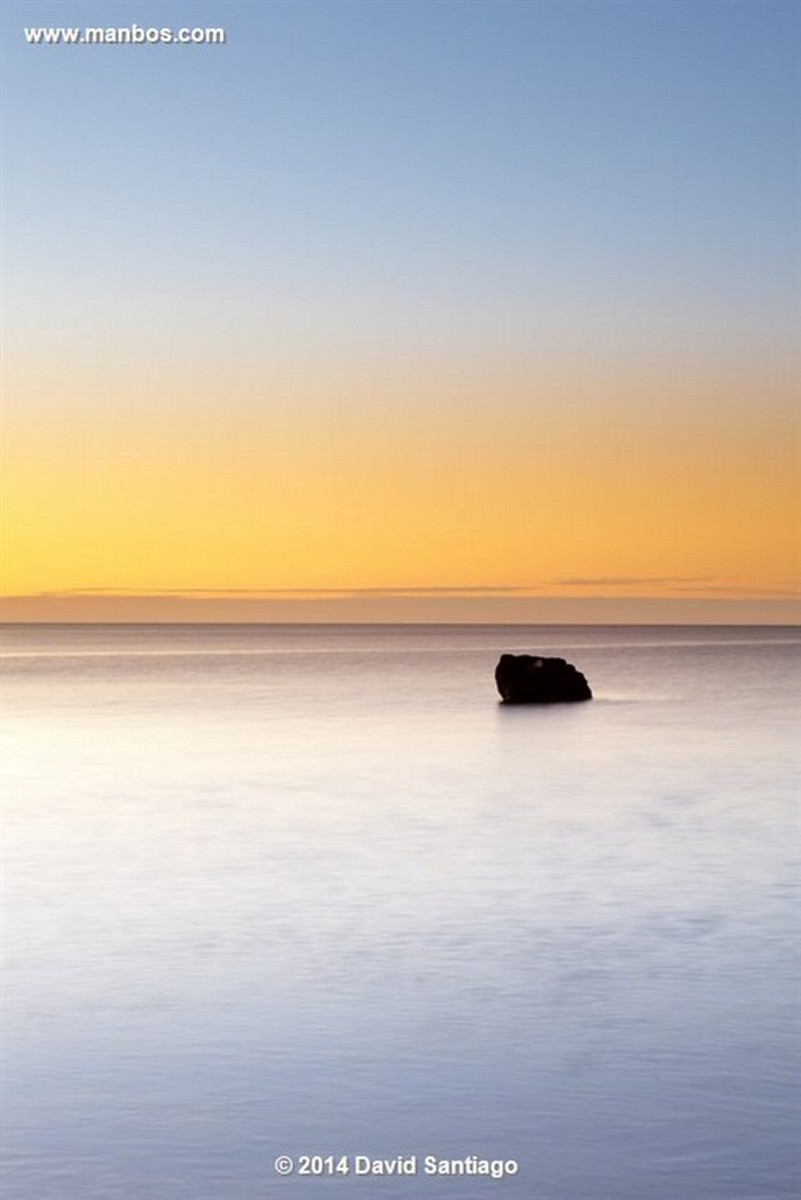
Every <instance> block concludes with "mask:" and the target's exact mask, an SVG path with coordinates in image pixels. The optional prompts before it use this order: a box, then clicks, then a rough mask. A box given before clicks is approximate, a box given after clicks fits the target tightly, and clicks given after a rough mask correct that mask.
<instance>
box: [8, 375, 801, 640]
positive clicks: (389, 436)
mask: <svg viewBox="0 0 801 1200" xmlns="http://www.w3.org/2000/svg"><path fill="white" fill-rule="evenodd" d="M31 374H32V375H33V378H32V379H31V378H30V376H29V377H28V378H26V377H25V375H24V373H21V376H20V379H19V380H18V392H17V394H18V396H19V395H20V394H22V395H24V394H25V392H26V390H27V393H28V394H27V396H25V399H24V402H20V401H18V402H17V403H16V404H15V406H14V408H13V409H12V410H9V411H7V413H6V421H5V430H4V433H5V438H4V441H5V448H6V463H5V470H4V487H5V500H4V504H3V522H4V530H3V536H4V546H5V553H4V558H3V568H4V579H3V586H4V594H5V595H6V596H13V597H29V598H31V599H30V600H23V599H19V600H15V601H14V602H13V603H7V604H6V614H7V616H8V617H9V618H10V619H25V618H26V617H29V618H32V619H41V618H42V613H45V615H46V613H47V612H48V611H50V612H51V613H52V614H53V619H58V617H57V613H58V612H63V611H65V610H64V609H63V601H62V608H60V609H57V608H56V607H54V604H55V601H54V600H51V601H49V602H47V601H43V599H42V594H43V593H47V594H50V595H51V596H52V594H53V593H59V594H61V595H62V597H64V596H65V594H70V600H71V606H70V607H68V609H67V610H66V611H68V612H70V613H76V612H78V613H80V612H87V613H88V612H90V611H91V613H92V614H93V616H94V619H97V618H98V615H100V616H101V617H104V616H105V617H107V618H108V619H114V614H115V613H120V612H122V611H123V610H122V609H121V608H120V599H119V596H120V594H127V595H129V596H137V595H148V594H151V595H152V594H156V595H161V597H162V599H161V602H160V603H159V606H158V608H157V609H154V608H153V602H152V601H151V602H150V607H148V606H147V605H145V606H140V607H139V608H137V607H136V606H135V605H133V606H132V605H131V602H130V601H129V602H128V603H127V607H126V608H125V613H126V619H129V618H130V617H131V614H133V619H136V617H137V616H142V617H143V619H147V616H148V614H149V613H152V612H153V611H157V612H158V613H159V615H160V616H162V617H164V616H165V615H166V616H167V618H169V614H170V612H174V613H177V612H178V609H177V608H176V607H175V604H174V602H173V601H169V600H167V598H166V596H165V595H164V594H165V593H173V594H176V595H181V594H187V595H188V597H189V598H190V599H192V600H193V601H194V603H193V604H192V605H191V606H190V607H191V611H192V613H194V612H195V611H197V612H198V614H202V613H203V612H204V611H205V612H207V613H210V614H212V616H211V617H210V618H209V619H214V616H213V614H215V613H217V614H219V613H228V617H225V618H224V619H230V617H231V615H233V616H234V619H247V616H246V615H245V616H244V617H242V616H239V617H237V615H236V614H237V613H240V611H241V612H245V613H247V612H248V611H249V612H250V613H252V614H253V613H257V611H258V612H267V613H269V612H270V611H279V610H276V609H275V603H274V602H275V599H276V597H275V596H272V597H271V594H272V593H276V592H278V593H282V595H281V596H280V597H279V598H280V599H281V602H282V605H283V607H282V608H281V609H280V613H281V614H283V616H284V618H286V614H287V613H289V614H290V617H291V614H292V613H295V614H296V615H297V616H298V617H299V618H300V619H303V615H304V614H308V613H311V609H310V608H309V605H308V601H309V600H310V599H312V598H313V597H314V596H315V593H318V592H319V593H323V594H324V595H325V596H327V597H329V598H331V595H332V593H333V596H334V598H335V599H336V604H335V608H336V611H337V613H341V612H342V611H345V612H346V611H347V606H345V608H344V610H343V593H346V592H351V591H353V592H360V593H364V592H365V591H367V592H368V593H369V594H370V595H371V596H372V597H373V602H374V603H373V607H372V608H371V609H370V610H369V611H370V612H378V619H381V614H382V613H383V614H384V616H385V617H386V619H390V620H392V619H396V618H397V619H408V618H409V614H410V613H411V614H412V615H411V619H414V613H415V611H416V612H418V613H419V614H420V615H421V619H430V616H431V613H432V611H433V612H441V613H442V615H443V619H456V620H458V619H470V614H471V613H476V612H479V611H480V612H482V613H485V614H487V613H489V614H491V613H492V612H493V611H496V612H497V613H501V612H502V611H508V612H510V613H513V614H518V613H520V612H524V611H526V610H524V609H521V608H520V606H519V603H517V604H516V605H515V606H513V607H512V608H509V606H508V604H507V606H506V609H505V610H504V608H503V604H501V606H500V608H499V607H498V602H499V600H500V598H501V597H503V594H504V592H506V591H507V590H508V596H509V598H516V600H517V601H519V600H520V598H521V597H525V596H526V595H531V596H537V597H544V596H546V597H547V596H551V597H553V596H557V597H558V596H562V597H574V598H579V597H609V598H615V597H618V598H631V597H637V596H642V597H662V598H664V599H673V600H677V599H679V598H681V597H692V598H694V599H696V600H697V599H699V598H709V599H715V600H717V601H721V600H725V599H727V598H729V599H736V600H739V601H742V600H744V599H746V600H763V599H764V600H771V601H775V600H776V599H781V598H786V597H789V596H790V595H791V594H792V584H793V579H792V575H793V570H794V567H795V565H796V563H795V561H794V555H795V554H796V553H797V548H798V520H797V514H798V511H799V509H798V472H797V466H798V458H797V451H796V446H795V443H794V440H793V437H792V434H793V425H794V409H793V405H792V398H793V389H792V382H793V377H792V372H791V371H790V370H785V371H784V372H781V371H779V370H778V369H777V368H776V367H775V366H774V368H773V370H772V372H771V373H770V374H769V375H767V376H766V375H765V374H764V373H762V374H760V373H758V372H755V371H753V370H752V371H751V372H750V374H749V372H748V371H747V370H746V369H744V368H743V367H742V366H741V367H740V369H738V370H735V369H734V368H733V367H731V366H729V367H728V368H726V367H721V366H719V365H718V366H711V365H709V364H703V363H702V364H694V365H693V366H692V367H691V368H689V369H688V368H686V367H685V370H684V371H683V372H681V373H677V372H676V371H675V370H673V371H668V370H666V369H665V368H664V367H663V368H661V369H660V370H655V369H654V368H653V367H651V368H650V369H649V368H648V367H646V366H639V367H637V368H632V367H628V368H623V367H621V366H620V365H615V364H609V363H608V362H604V363H596V364H587V365H585V366H584V367H583V368H582V369H575V368H574V369H566V368H565V367H562V368H561V369H559V367H558V366H557V365H555V364H554V363H553V362H548V363H542V364H537V363H531V362H530V363H526V364H524V365H523V364H519V365H518V367H517V370H516V371H514V372H511V371H510V370H509V367H508V364H506V365H505V366H504V368H503V369H500V368H498V367H497V366H496V367H495V369H494V370H493V369H492V366H491V364H490V365H488V364H487V363H483V364H473V365H472V367H471V369H470V370H469V371H464V372H462V373H458V374H457V373H456V372H453V371H451V372H450V374H446V373H444V372H443V371H442V370H440V371H439V372H437V371H435V370H434V369H433V368H432V371H431V377H430V378H426V377H425V373H423V372H421V371H420V370H419V369H418V370H416V371H415V372H414V373H407V377H406V378H404V374H403V372H402V371H399V370H398V369H397V367H396V368H395V374H394V377H392V378H387V377H382V376H381V375H380V374H379V373H378V371H377V370H376V369H375V365H374V369H373V371H372V372H371V373H369V374H368V373H366V372H364V371H357V370H352V371H350V372H349V373H346V372H345V371H344V369H343V368H342V367H340V374H339V375H338V376H337V375H335V374H329V376H328V377H327V379H326V380H325V381H321V380H319V379H318V378H317V377H316V375H314V374H311V373H307V374H306V375H305V376H304V373H303V371H302V370H301V369H300V368H299V367H296V368H295V370H294V371H293V372H289V371H287V370H283V371H282V372H281V373H278V374H276V373H273V374H272V375H271V373H270V371H269V370H268V369H264V373H263V376H262V377H260V376H259V374H258V372H257V371H254V372H253V374H252V375H251V376H249V377H248V376H246V375H244V374H243V373H240V374H238V375H237V374H232V375H231V376H230V377H228V378H225V377H219V376H218V377H217V378H214V377H212V378H210V379H208V380H207V381H206V383H205V386H204V385H203V383H202V381H200V380H197V379H196V378H193V376H192V374H191V372H190V373H186V372H184V374H181V371H180V370H178V369H177V368H176V367H174V366H173V368H172V369H171V370H165V371H164V372H163V374H162V377H161V378H162V381H163V390H162V391H160V392H159V394H158V396H157V397H154V396H153V395H152V393H150V392H148V390H147V389H148V384H149V382H150V381H149V380H148V379H147V378H144V379H137V377H136V374H135V373H134V374H133V376H131V375H129V374H117V375H116V376H115V373H114V371H113V370H112V369H111V368H108V369H107V370H106V372H105V373H104V372H103V371H100V370H98V368H97V366H96V367H95V377H94V378H90V379H89V380H86V379H82V378H81V376H80V373H79V372H76V375H77V376H78V378H79V380H80V384H79V385H76V383H75V382H71V381H70V379H69V377H67V378H66V379H63V378H61V377H60V376H59V373H58V372H57V371H56V370H53V371H52V373H51V374H49V375H48V372H47V371H46V370H43V369H42V365H41V363H40V364H38V365H37V367H36V368H35V370H34V371H33V372H31ZM388 375H389V371H387V376H388ZM143 396H144V397H145V399H141V397H143ZM409 589H412V590H415V589H417V590H418V597H417V600H418V602H417V606H416V608H415V605H414V603H413V602H412V601H413V597H410V596H409V595H408V592H409ZM436 589H439V592H437V591H436ZM398 591H406V592H407V595H406V596H405V597H403V598H402V603H400V607H399V606H398V601H400V600H401V598H400V597H398V596H397V592H398ZM199 593H206V596H205V598H206V599H207V600H211V599H212V598H213V597H216V600H217V607H216V608H214V607H213V606H212V607H209V605H208V604H207V605H206V606H205V608H204V606H203V605H201V604H199V600H200V599H202V598H203V597H202V596H200V595H199ZM379 593H380V594H381V595H382V596H383V604H380V605H378V608H377V609H376V606H375V601H376V598H377V596H378V594H379ZM477 593H484V599H485V601H487V600H490V601H492V603H489V605H487V604H486V603H485V604H484V605H483V607H481V608H480V609H479V608H477V607H476V594H477ZM76 594H85V595H86V596H87V600H86V601H85V602H84V604H83V606H81V604H78V603H77V596H76ZM103 594H105V595H103ZM89 596H91V597H92V599H91V607H89V604H88V597H89ZM423 596H425V597H426V605H425V606H422V607H421V604H422V599H423ZM37 597H38V599H37ZM393 597H394V601H395V603H390V601H391V600H393ZM434 597H436V598H437V599H438V601H439V604H438V606H437V605H436V604H435V605H434V608H433V609H432V607H431V605H432V603H433V598H434ZM259 598H262V599H267V600H270V599H272V601H273V603H272V608H271V607H270V605H269V604H268V605H267V607H266V609H265V608H264V607H262V609H261V610H257V609H256V608H254V607H253V603H252V602H253V601H255V600H257V599H259ZM322 598H323V597H322V596H321V597H320V599H322ZM225 599H227V600H228V601H236V605H235V609H236V613H234V611H233V610H232V609H231V607H230V604H229V605H228V607H227V608H225V609H221V608H220V606H219V601H220V600H225ZM247 599H249V600H250V601H251V604H250V606H249V608H248V606H247V605H246V604H245V600H247ZM446 600H447V603H446V602H445V601H446ZM363 601H364V596H362V597H361V603H362V608H363ZM48 603H49V604H50V608H49V609H48ZM287 603H288V604H289V605H290V607H289V608H287ZM243 604H244V605H245V607H244V608H243ZM493 604H494V608H493ZM293 605H294V608H293V607H292V606H293ZM318 608H319V606H318ZM646 609H647V606H646ZM646 609H644V610H643V612H644V613H645V612H646ZM568 610H569V614H568ZM319 611H320V612H323V613H324V614H328V615H329V616H330V612H329V610H328V609H325V608H324V609H319ZM351 611H352V612H353V613H354V619H359V617H358V614H357V608H356V607H355V606H353V605H352V606H351ZM359 611H361V610H359ZM531 611H534V610H533V609H532V610H531ZM563 611H564V613H565V614H568V616H569V619H580V612H579V615H578V616H577V615H576V613H575V610H574V607H571V606H570V605H568V606H567V607H565V606H563ZM592 611H593V612H595V611H596V610H592ZM621 611H623V612H624V613H631V612H632V607H631V604H629V605H628V606H627V607H626V608H625V609H623V610H621ZM660 611H662V610H660ZM676 611H678V610H676ZM688 611H689V610H688ZM710 611H711V610H710ZM776 611H780V612H781V614H783V615H782V619H787V612H788V611H789V610H788V608H787V607H786V606H782V607H781V608H780V609H779V610H776ZM181 612H182V614H183V615H182V617H181V618H180V619H185V617H186V606H184V608H183V609H182V610H181ZM587 612H588V614H589V613H590V610H589V609H587ZM399 614H405V617H404V618H400V617H399ZM426 614H427V615H428V616H427V617H426ZM197 619H204V618H203V616H202V615H199V616H198V618H197ZM255 619H258V617H256V618H255ZM324 619H327V618H326V617H324ZM340 619H341V617H340ZM374 619H376V618H375V616H374ZM486 619H492V618H491V615H490V616H489V617H487V618H486ZM591 619H594V618H591Z"/></svg>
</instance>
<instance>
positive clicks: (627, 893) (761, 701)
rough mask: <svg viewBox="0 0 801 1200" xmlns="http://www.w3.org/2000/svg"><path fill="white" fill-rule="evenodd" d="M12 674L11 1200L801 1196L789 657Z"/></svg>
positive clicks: (775, 641)
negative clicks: (520, 683)
mask: <svg viewBox="0 0 801 1200" xmlns="http://www.w3.org/2000/svg"><path fill="white" fill-rule="evenodd" d="M3 648H4V661H3V739H4V748H3V764H4V767H3V773H4V793H5V797H6V800H5V822H4V880H5V882H4V900H5V909H6V917H5V937H4V944H5V953H6V966H5V985H4V1010H5V1011H4V1022H3V1024H4V1055H3V1059H4V1090H5V1097H4V1098H5V1103H4V1106H3V1108H4V1140H5V1182H4V1189H3V1197H4V1200H109V1197H118V1198H119V1200H138V1198H140V1197H144V1196H149V1195H150V1196H154V1197H158V1200H189V1198H190V1197H191V1200H221V1198H224V1200H262V1198H263V1197H265V1196H273V1195H275V1196H278V1195H279V1194H280V1195H282V1196H286V1197H293V1198H300V1197H303V1198H304V1200H306V1198H308V1197H312V1196H332V1197H333V1196H337V1197H343V1198H344V1197H351V1196H357V1195H358V1196H360V1197H365V1198H369V1200H374V1198H377V1197H379V1196H381V1195H384V1194H386V1195H387V1196H390V1195H392V1196H404V1197H408V1198H409V1200H420V1198H422V1200H427V1198H428V1197H431V1198H432V1200H434V1198H442V1200H476V1198H478V1197H487V1196H489V1195H501V1194H502V1195H508V1196H516V1197H521V1198H525V1200H677V1198H679V1197H681V1198H686V1200H779V1198H787V1200H789V1198H790V1197H795V1196H797V1195H798V1191H799V1170H798V1168H799V1158H798V1134H799V1128H801V1122H800V1118H801V1113H800V1112H799V1103H798V1092H797V1078H798V1067H799V1025H798V1012H799V1007H798V1000H799V956H798V950H797V946H798V941H799V939H798V936H797V935H798V932H799V926H798V919H797V908H796V907H795V904H794V894H793V887H794V882H795V881H796V880H797V870H796V861H795V860H796V858H797V815H796V808H795V805H796V801H797V796H798V780H799V755H798V749H797V746H798V744H799V738H798V734H799V705H798V680H799V657H800V655H801V632H800V631H799V630H797V629H790V628H776V627H772V628H732V627H727V628H697V627H693V628H687V627H684V628H667V627H658V628H656V627H630V628H629V627H576V626H572V627H564V626H563V627H554V626H550V627H527V628H523V627H487V626H485V627H415V626H407V627H375V626H364V627H354V626H338V627H334V626H331V627H309V626H292V627H289V626H283V627H281V626H278V627H276V626H228V627H225V626H183V627H180V626H24V627H23V626H17V627H9V628H7V629H6V631H5V632H4V637H3ZM503 651H509V652H522V651H528V652H541V653H545V654H549V653H551V654H559V655H561V656H564V657H567V658H569V659H570V660H571V661H572V662H574V663H575V664H576V665H577V666H578V667H579V669H580V670H582V671H583V672H584V673H585V674H586V675H587V677H588V679H589V681H590V683H591V685H592V688H593V691H594V694H595V699H594V700H593V701H592V702H590V703H584V704H576V705H561V706H552V707H547V708H509V707H505V706H503V705H500V704H499V703H498V697H497V694H496V692H495V688H494V683H493V669H494V666H495V663H496V661H497V658H498V656H499V654H500V653H501V652H503ZM280 1154H285V1155H290V1156H292V1157H293V1158H294V1159H295V1160H296V1163H297V1159H298V1156H300V1155H302V1154H318V1155H321V1156H326V1155H335V1156H339V1155H345V1154H347V1155H351V1156H354V1155H356V1154H360V1155H366V1156H371V1157H375V1158H385V1159H391V1158H394V1157H395V1156H397V1155H404V1156H407V1155H417V1156H418V1159H419V1160H420V1164H421V1165H420V1170H419V1173H418V1175H417V1176H415V1177H410V1176H406V1177H403V1178H401V1179H393V1180H388V1179H383V1180H380V1179H373V1180H370V1179H364V1178H357V1177H355V1176H354V1175H353V1174H351V1175H348V1176H343V1175H338V1176H329V1177H325V1176H324V1177H322V1178H316V1179H315V1178H311V1179H310V1178H301V1177H299V1176H297V1175H294V1176H292V1177H291V1178H281V1177H279V1176H278V1175H277V1174H276V1172H275V1170H274V1168H273V1163H274V1160H275V1158H276V1157H277V1156H278V1155H280ZM429 1154H433V1155H436V1156H437V1157H439V1158H454V1159H456V1158H461V1159H463V1158H465V1156H468V1155H476V1156H479V1157H484V1158H488V1159H502V1160H509V1159H514V1160H517V1162H518V1163H519V1172H518V1173H517V1174H516V1175H514V1176H512V1177H508V1178H505V1179H503V1180H497V1181H496V1180H492V1179H491V1178H487V1177H477V1176H470V1177H461V1178H452V1177H447V1176H442V1177H436V1178H430V1177H426V1176H425V1175H423V1173H422V1158H423V1156H424V1155H429Z"/></svg>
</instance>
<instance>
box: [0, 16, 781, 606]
mask: <svg viewBox="0 0 801 1200" xmlns="http://www.w3.org/2000/svg"><path fill="white" fill-rule="evenodd" d="M133 23H137V24H139V25H141V26H143V27H147V26H157V27H162V26H165V25H168V26H172V27H173V28H178V27H180V26H184V25H186V26H200V25H220V26H223V27H225V29H226V31H227V43H226V44H225V45H224V46H189V47H177V46H148V45H145V46H82V47H65V46H38V47H36V46H30V45H27V44H26V42H25V40H24V37H23V33H22V30H23V27H25V26H28V27H30V26H42V25H49V24H54V25H59V26H65V25H67V26H72V25H75V26H82V25H94V26H97V25H100V26H118V25H122V24H125V25H129V24H133ZM800 34H801V8H800V7H799V6H798V5H797V4H795V3H789V2H788V3H785V2H784V0H779V2H774V0H755V2H753V3H738V2H737V0H732V2H723V0H721V2H714V3H706V2H704V0H692V2H689V0H688V2H687V3H681V2H673V0H671V2H662V0H652V2H648V0H635V2H634V3H617V2H612V3H604V2H603V0H594V2H590V3H573V2H571V0H557V2H554V3H548V2H543V3H535V2H531V3H528V2H526V0H518V2H515V3H505V2H504V0H490V2H484V0H472V2H469V3H468V2H462V0H451V2H437V0H425V2H423V3H416V2H414V0H386V2H378V0H358V2H340V0H327V2H317V0H294V2H292V3H270V2H265V0H259V2H258V3H255V2H254V3H240V2H236V0H225V2H223V0H215V2H211V0H210V2H207V3H192V4H187V3H172V2H170V0H163V2H160V3H150V4H147V3H145V4H141V3H136V2H132V3H125V4H121V3H113V4H112V3H106V2H102V3H101V2H93V3H78V2H76V3H71V2H70V0H59V2H58V3H47V2H45V0H42V2H41V3H37V2H31V0H28V2H25V3H17V2H15V0H5V3H4V5H3V40H4V45H5V49H4V85H3V108H4V162H5V171H4V178H5V182H4V187H3V198H4V249H5V260H6V262H5V268H4V284H5V306H4V307H5V321H4V330H5V332H4V343H5V359H6V365H5V369H4V406H3V453H4V467H3V483H4V495H3V524H4V528H3V545H4V552H3V575H4V579H3V588H4V592H5V594H6V595H7V596H8V597H11V598H10V599H8V600H7V601H6V603H5V612H6V615H7V617H8V618H9V619H26V618H28V619H56V620H58V619H97V618H101V619H180V620H185V619H234V620H239V619H255V620H258V619H270V618H274V619H304V618H308V619H348V617H351V618H352V619H387V620H392V619H443V620H467V619H480V620H492V619H501V620H503V619H514V620H526V619H532V620H535V619H540V618H543V619H552V620H559V619H564V620H582V619H588V620H594V619H599V620H602V619H634V620H638V619H639V620H650V619H659V620H669V619H676V620H682V619H688V620H698V619H710V620H726V619H732V620H735V619H736V620H791V619H793V613H794V612H796V613H797V609H794V608H793V603H792V599H791V598H792V597H793V595H794V594H795V593H796V591H797V583H798V566H799V559H798V551H799V494H798V479H799V465H800V460H799V443H798V432H799V430H798V412H799V408H798V383H799V363H798V318H799V263H800V262H801V253H799V200H800V199H801V195H800V194H799V140H798V128H799V119H800V118H801V54H800V52H799V46H800V45H801V38H800V37H799V35H800Z"/></svg>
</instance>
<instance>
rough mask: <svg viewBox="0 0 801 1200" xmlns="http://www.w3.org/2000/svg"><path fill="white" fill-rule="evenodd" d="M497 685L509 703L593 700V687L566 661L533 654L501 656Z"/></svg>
mask: <svg viewBox="0 0 801 1200" xmlns="http://www.w3.org/2000/svg"><path fill="white" fill-rule="evenodd" d="M495 682H496V683H497V685H498V691H499V692H500V693H501V698H502V699H503V700H504V702H505V703H506V704H560V703H563V702H567V701H574V700H592V692H591V691H590V685H589V684H588V683H587V680H586V679H585V678H584V676H583V675H582V673H581V671H577V670H576V668H575V667H574V666H572V664H571V663H569V662H565V660H564V659H563V658H540V657H539V656H538V655H533V654H502V655H501V658H500V662H499V663H498V665H497V667H496V668H495Z"/></svg>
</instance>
